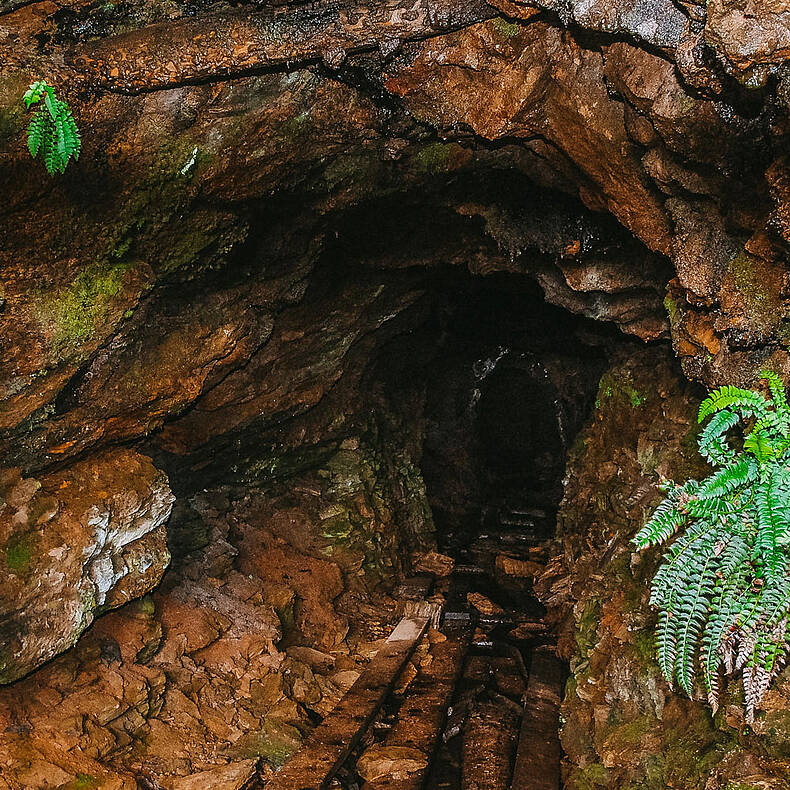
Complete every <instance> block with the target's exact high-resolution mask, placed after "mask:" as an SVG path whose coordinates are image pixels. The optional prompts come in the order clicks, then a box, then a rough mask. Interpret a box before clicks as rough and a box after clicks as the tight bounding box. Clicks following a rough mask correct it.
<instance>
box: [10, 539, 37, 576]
mask: <svg viewBox="0 0 790 790" xmlns="http://www.w3.org/2000/svg"><path fill="white" fill-rule="evenodd" d="M34 553H35V540H34V538H33V536H32V535H30V534H17V535H12V536H11V538H10V539H9V540H8V542H7V543H6V545H5V562H6V566H7V567H8V570H9V571H11V572H12V573H15V574H17V575H18V576H21V575H24V574H26V573H28V572H29V571H30V569H31V564H32V561H33V555H34Z"/></svg>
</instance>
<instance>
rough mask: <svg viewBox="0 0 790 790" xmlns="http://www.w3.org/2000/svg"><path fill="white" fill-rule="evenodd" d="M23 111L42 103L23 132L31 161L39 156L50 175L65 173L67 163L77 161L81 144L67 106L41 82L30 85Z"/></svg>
mask: <svg viewBox="0 0 790 790" xmlns="http://www.w3.org/2000/svg"><path fill="white" fill-rule="evenodd" d="M23 100H24V102H25V108H26V109H28V110H29V109H30V108H31V107H32V106H33V105H34V104H39V103H40V102H42V101H43V105H42V106H40V107H38V109H37V110H36V111H35V113H34V114H33V117H32V119H31V121H30V126H28V129H27V147H28V150H29V151H30V155H31V156H32V157H33V158H34V159H35V158H36V157H37V156H39V155H40V156H41V159H42V160H43V162H44V166H45V167H46V168H47V172H48V173H49V174H50V175H54V174H55V173H62V172H64V171H65V170H66V165H67V164H68V163H69V160H70V159H72V158H74V159H75V160H77V159H79V157H80V150H81V148H82V142H81V140H80V133H79V130H78V129H77V123H76V121H75V120H74V116H73V115H72V114H71V110H70V109H69V105H68V104H67V103H66V102H64V101H61V100H60V99H58V98H57V96H56V95H55V90H54V88H52V87H51V86H50V85H48V84H47V82H46V81H45V80H39V81H38V82H34V83H33V84H32V85H31V86H30V89H29V90H28V91H27V92H26V93H25V95H24V97H23Z"/></svg>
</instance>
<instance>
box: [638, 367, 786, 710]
mask: <svg viewBox="0 0 790 790" xmlns="http://www.w3.org/2000/svg"><path fill="white" fill-rule="evenodd" d="M761 375H762V377H763V378H764V379H766V380H767V382H768V390H769V392H770V397H766V396H764V395H762V394H760V393H759V392H754V391H752V390H746V389H741V388H739V387H733V386H726V387H720V388H719V389H717V390H714V391H713V392H712V393H711V394H710V395H709V396H708V397H707V398H706V399H705V400H704V401H703V402H702V404H701V406H700V410H699V421H700V423H702V422H704V421H705V420H707V419H708V418H710V421H709V422H708V424H707V426H706V427H705V428H704V430H703V431H702V432H701V433H700V436H699V450H700V453H701V454H702V455H703V456H704V457H705V458H706V459H707V460H708V461H709V462H710V463H711V464H712V465H713V466H714V467H717V468H716V470H715V471H714V472H713V473H712V474H711V475H710V476H709V477H707V478H706V479H705V480H702V481H701V482H698V481H696V480H690V481H688V482H686V483H683V484H682V485H676V484H674V483H671V482H670V483H668V484H666V487H665V489H664V490H665V491H666V494H667V495H666V498H665V499H664V501H663V502H662V503H661V504H660V505H659V506H658V507H657V508H656V510H655V511H654V513H653V515H652V516H651V517H650V519H648V521H647V522H646V523H645V525H644V526H643V527H642V529H641V530H640V531H639V532H638V534H637V535H636V537H635V538H634V544H635V546H636V547H637V549H639V550H641V549H645V548H647V547H649V546H653V545H656V544H659V543H665V542H667V541H668V540H670V539H671V538H673V537H674V536H676V535H677V537H676V539H675V541H674V543H673V544H672V546H671V547H670V549H669V551H668V552H667V554H666V555H665V557H664V560H663V562H662V564H661V566H660V568H659V569H658V571H657V573H656V575H655V577H654V578H653V584H652V588H651V595H650V603H651V605H653V606H655V607H656V608H657V609H658V611H659V614H658V625H657V628H656V652H657V656H658V663H659V666H660V668H661V671H662V672H663V674H664V676H665V677H666V679H667V681H668V682H669V684H670V685H673V684H674V682H675V681H677V682H678V684H679V686H680V687H681V688H682V689H683V690H684V691H685V692H686V693H687V694H688V695H689V696H691V695H692V693H693V690H694V689H693V683H694V677H695V675H696V670H697V667H699V670H700V674H701V675H702V680H703V682H704V684H705V688H706V690H707V696H708V700H709V702H710V704H711V707H712V708H713V709H714V712H715V710H716V709H717V707H718V704H719V693H720V686H721V676H722V675H730V674H734V673H737V672H741V674H742V679H743V686H744V691H745V697H746V718H747V721H749V722H752V721H753V720H754V714H755V710H756V709H757V707H758V706H759V705H760V702H761V701H762V698H763V696H764V695H765V692H766V690H767V689H768V687H769V685H770V683H771V681H772V680H773V679H774V678H775V677H776V675H777V674H778V673H779V671H780V670H781V669H782V667H783V665H784V663H785V661H786V659H787V655H788V650H789V649H790V646H789V645H788V639H787V636H788V635H787V633H786V632H787V624H788V618H789V617H790V406H788V402H787V396H786V394H785V388H784V384H783V383H782V380H781V379H780V378H779V377H778V376H777V375H776V374H775V373H771V372H770V371H765V372H763V373H762V374H761ZM739 425H740V428H741V430H742V441H741V442H740V443H738V442H737V441H735V439H731V438H730V436H729V435H728V434H729V433H730V432H731V431H733V430H734V429H735V428H737V427H738V426H739ZM739 444H740V446H738V445H739Z"/></svg>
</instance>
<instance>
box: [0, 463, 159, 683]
mask: <svg viewBox="0 0 790 790" xmlns="http://www.w3.org/2000/svg"><path fill="white" fill-rule="evenodd" d="M173 499H174V497H173V495H172V493H171V491H170V488H169V486H168V482H167V477H166V476H165V474H164V473H163V472H161V471H159V470H157V469H155V468H154V466H153V465H152V464H151V462H150V460H149V459H148V458H146V457H144V456H142V455H139V454H138V453H135V452H132V451H128V450H121V451H113V452H110V453H106V454H104V455H102V456H97V457H96V458H94V459H91V460H89V461H83V462H80V463H77V464H75V465H73V466H72V467H70V468H69V470H68V471H67V472H65V473H57V474H54V475H46V476H42V477H40V478H35V477H24V478H23V477H22V476H21V475H20V473H19V470H13V469H12V470H7V471H4V472H3V477H2V499H0V501H2V506H0V544H1V545H2V547H3V549H2V551H3V554H2V557H3V566H4V567H3V571H2V573H1V574H0V601H2V603H0V623H1V624H2V626H1V629H2V653H0V656H1V658H0V681H1V682H3V683H8V682H10V681H12V680H16V679H17V678H19V677H21V676H22V675H25V674H26V673H28V672H29V671H30V670H31V669H34V668H35V667H37V666H39V665H40V664H42V663H44V662H45V661H47V660H48V659H50V658H52V657H53V656H55V655H57V654H58V653H61V652H63V651H64V650H65V649H66V648H68V647H71V645H73V644H74V643H75V642H76V641H77V638H78V637H79V636H80V634H82V632H83V631H84V630H85V629H86V628H87V627H88V626H89V625H90V624H91V623H92V622H93V620H94V618H95V617H96V615H97V614H99V613H101V612H103V611H106V610H108V609H113V608H116V607H118V606H122V605H123V604H125V603H127V602H128V601H130V600H131V599H133V598H138V597H140V596H141V595H143V594H144V593H146V592H148V591H149V590H151V589H153V588H154V587H155V586H156V585H157V584H158V583H159V581H160V579H161V578H162V574H163V572H164V570H165V567H166V566H167V564H168V563H169V561H170V554H169V552H168V550H167V545H166V541H167V536H166V532H165V526H164V525H165V522H166V521H167V518H168V516H169V515H170V510H171V507H172V504H173Z"/></svg>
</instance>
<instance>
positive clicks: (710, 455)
mask: <svg viewBox="0 0 790 790" xmlns="http://www.w3.org/2000/svg"><path fill="white" fill-rule="evenodd" d="M740 419H741V418H740V416H739V415H737V414H736V413H735V412H732V411H729V409H722V410H721V411H720V412H718V414H716V415H714V417H713V419H712V420H711V421H710V422H709V423H708V424H707V425H706V426H705V429H704V430H703V431H702V433H701V434H700V436H699V442H698V444H699V451H700V453H701V454H702V455H703V456H704V457H705V458H706V459H707V460H708V461H710V462H711V463H712V464H716V465H717V466H721V465H723V464H726V463H729V462H730V461H732V460H733V459H734V458H735V451H734V450H733V449H732V448H731V447H730V446H729V445H728V444H727V441H726V439H725V438H724V436H725V434H726V433H727V431H729V430H730V429H731V428H734V427H735V426H736V425H737V424H738V423H739V422H740Z"/></svg>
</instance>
